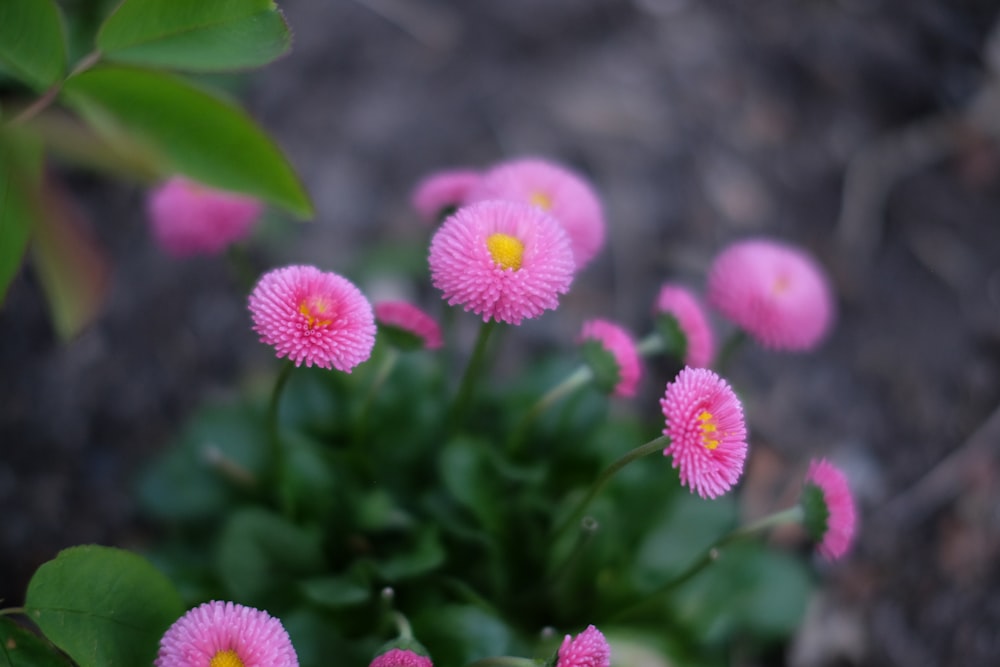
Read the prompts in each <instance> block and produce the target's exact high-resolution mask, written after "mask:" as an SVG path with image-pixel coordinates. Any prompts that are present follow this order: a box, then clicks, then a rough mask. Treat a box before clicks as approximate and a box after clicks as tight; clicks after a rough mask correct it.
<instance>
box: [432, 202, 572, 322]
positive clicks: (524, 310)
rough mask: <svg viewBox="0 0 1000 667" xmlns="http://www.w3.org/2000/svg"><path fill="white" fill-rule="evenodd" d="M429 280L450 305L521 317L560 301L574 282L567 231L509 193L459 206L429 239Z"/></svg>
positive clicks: (505, 318)
mask: <svg viewBox="0 0 1000 667" xmlns="http://www.w3.org/2000/svg"><path fill="white" fill-rule="evenodd" d="M428 259H429V262H430V268H431V282H433V284H434V286H435V287H437V288H438V289H440V290H441V291H442V292H443V297H444V298H445V299H447V301H448V303H449V304H450V305H456V304H459V305H461V306H462V307H463V308H464V309H465V310H466V311H472V312H474V313H475V314H477V315H480V316H482V318H483V321H484V322H486V321H488V320H490V319H494V320H496V321H498V322H499V321H502V322H507V323H508V324H520V323H521V320H523V319H525V318H528V319H530V318H534V317H538V316H539V315H541V314H542V312H543V311H545V310H551V309H554V308H556V307H557V306H558V305H559V295H560V294H565V293H566V292H568V291H569V286H570V284H571V283H572V282H573V270H574V264H573V251H572V250H571V249H570V245H569V239H568V238H567V236H566V232H565V231H563V228H562V227H560V226H559V223H558V222H556V221H555V219H554V218H552V217H551V216H550V215H548V214H547V213H545V212H543V211H542V210H540V209H538V208H536V207H534V206H529V205H528V204H521V203H518V202H510V201H485V202H479V203H477V204H471V205H469V206H465V207H463V208H460V209H459V210H458V211H456V212H455V214H454V215H452V216H451V217H449V218H448V219H447V220H445V221H444V223H442V225H441V226H440V227H439V228H438V230H437V232H436V233H435V234H434V238H433V239H431V247H430V256H429V258H428Z"/></svg>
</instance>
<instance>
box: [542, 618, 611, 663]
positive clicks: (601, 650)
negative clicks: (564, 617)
mask: <svg viewBox="0 0 1000 667" xmlns="http://www.w3.org/2000/svg"><path fill="white" fill-rule="evenodd" d="M610 665H611V647H610V646H609V645H608V640H606V639H605V638H604V635H603V634H601V631H600V630H598V629H597V628H595V627H594V626H593V625H588V626H587V629H586V630H584V631H583V632H581V633H580V634H578V635H577V636H576V637H570V636H569V635H566V637H565V639H563V643H562V646H560V647H559V653H558V657H557V658H556V664H555V667H610Z"/></svg>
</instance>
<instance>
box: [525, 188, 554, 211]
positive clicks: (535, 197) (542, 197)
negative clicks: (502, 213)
mask: <svg viewBox="0 0 1000 667" xmlns="http://www.w3.org/2000/svg"><path fill="white" fill-rule="evenodd" d="M528 201H529V202H530V203H531V204H533V205H534V206H537V207H538V208H540V209H542V210H543V211H548V210H549V209H551V208H552V197H550V196H548V195H547V194H545V193H544V192H532V193H531V197H530V198H529V199H528Z"/></svg>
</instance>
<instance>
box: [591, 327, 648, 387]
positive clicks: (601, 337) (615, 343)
mask: <svg viewBox="0 0 1000 667" xmlns="http://www.w3.org/2000/svg"><path fill="white" fill-rule="evenodd" d="M587 341H596V342H597V343H598V344H600V346H601V347H602V348H603V349H604V350H606V351H607V352H608V353H609V354H610V355H611V356H612V358H613V359H614V361H615V364H616V366H617V378H616V379H617V382H615V384H614V387H613V389H612V392H613V393H614V394H615V396H623V397H628V396H635V390H636V386H637V385H638V384H639V376H640V375H641V373H642V370H641V367H640V365H639V352H638V350H637V349H636V346H635V341H634V340H633V339H632V336H631V335H630V334H629V333H628V332H627V331H625V329H623V328H622V327H620V326H618V325H617V324H614V323H612V322H608V321H607V320H589V321H587V322H584V323H583V330H582V331H581V332H580V342H582V343H585V342H587Z"/></svg>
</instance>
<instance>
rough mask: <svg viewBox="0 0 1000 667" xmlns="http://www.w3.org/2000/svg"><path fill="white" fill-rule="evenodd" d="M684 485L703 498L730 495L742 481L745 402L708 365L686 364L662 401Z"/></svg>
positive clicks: (671, 450) (669, 449)
mask: <svg viewBox="0 0 1000 667" xmlns="http://www.w3.org/2000/svg"><path fill="white" fill-rule="evenodd" d="M660 407H661V408H662V409H663V416H664V417H665V418H666V428H665V429H664V430H663V434H664V435H666V436H669V437H670V446H669V447H667V448H666V449H664V450H663V455H664V456H673V458H674V460H673V467H674V468H678V469H679V470H680V478H681V484H684V485H686V486H688V487H689V488H690V489H691V490H692V491H695V492H697V493H698V495H699V496H701V497H702V498H715V497H717V496H721V495H722V494H724V493H726V492H727V491H728V490H729V489H730V488H732V486H733V485H734V484H735V483H736V482H737V480H739V478H740V474H741V473H742V472H743V462H744V461H745V460H746V455H747V430H746V424H745V423H744V420H743V406H742V405H741V404H740V401H739V399H738V398H736V394H735V393H734V392H733V390H732V388H730V386H729V385H728V384H727V383H726V381H725V380H723V379H722V378H720V377H719V376H718V375H716V374H715V373H714V372H712V371H710V370H708V369H707V368H691V367H686V368H684V370H682V371H681V372H680V373H678V374H677V377H676V378H675V379H674V381H673V382H670V383H667V389H666V393H665V394H664V397H663V398H662V399H660Z"/></svg>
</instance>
